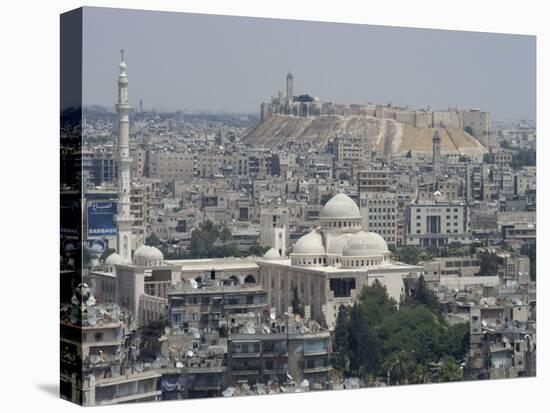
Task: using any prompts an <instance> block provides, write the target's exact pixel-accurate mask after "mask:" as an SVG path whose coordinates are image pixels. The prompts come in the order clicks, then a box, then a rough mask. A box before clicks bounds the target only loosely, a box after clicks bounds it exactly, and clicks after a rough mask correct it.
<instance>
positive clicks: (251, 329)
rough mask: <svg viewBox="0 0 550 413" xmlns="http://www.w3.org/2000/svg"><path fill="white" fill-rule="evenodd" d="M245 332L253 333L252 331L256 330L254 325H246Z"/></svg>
mask: <svg viewBox="0 0 550 413" xmlns="http://www.w3.org/2000/svg"><path fill="white" fill-rule="evenodd" d="M246 332H247V333H248V334H254V333H255V332H256V330H255V329H254V327H252V326H248V327H247V328H246Z"/></svg>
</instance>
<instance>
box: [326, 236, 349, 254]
mask: <svg viewBox="0 0 550 413" xmlns="http://www.w3.org/2000/svg"><path fill="white" fill-rule="evenodd" d="M352 237H353V234H342V235H339V236H337V237H336V238H334V239H331V240H330V242H329V246H328V251H327V252H328V253H329V254H337V255H342V251H343V250H344V247H345V246H346V244H347V243H348V241H349V240H350V239H351V238H352Z"/></svg>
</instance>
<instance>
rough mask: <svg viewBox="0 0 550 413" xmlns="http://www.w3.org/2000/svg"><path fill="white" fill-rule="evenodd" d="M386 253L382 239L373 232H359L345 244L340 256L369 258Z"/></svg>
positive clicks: (385, 246)
mask: <svg viewBox="0 0 550 413" xmlns="http://www.w3.org/2000/svg"><path fill="white" fill-rule="evenodd" d="M386 252H388V245H387V244H386V241H384V238H382V237H381V236H380V235H378V234H376V233H375V232H364V231H359V232H358V233H357V234H355V235H354V236H353V237H352V238H351V239H350V240H349V241H348V243H347V244H346V246H345V247H344V250H343V252H342V254H343V255H344V256H346V257H369V256H373V255H382V254H384V253H386Z"/></svg>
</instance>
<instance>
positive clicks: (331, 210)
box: [320, 193, 361, 218]
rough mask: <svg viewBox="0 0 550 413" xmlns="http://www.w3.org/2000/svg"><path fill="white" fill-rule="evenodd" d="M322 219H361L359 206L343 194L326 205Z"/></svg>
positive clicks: (334, 197) (322, 211) (322, 212)
mask: <svg viewBox="0 0 550 413" xmlns="http://www.w3.org/2000/svg"><path fill="white" fill-rule="evenodd" d="M320 216H321V218H361V212H360V211H359V207H358V206H357V204H356V203H355V202H354V201H353V199H351V198H350V197H349V196H347V195H346V194H343V193H339V194H336V195H335V196H333V197H332V198H330V199H329V201H328V202H327V203H326V204H325V206H324V207H323V209H322V210H321V214H320Z"/></svg>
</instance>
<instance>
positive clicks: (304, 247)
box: [293, 230, 325, 255]
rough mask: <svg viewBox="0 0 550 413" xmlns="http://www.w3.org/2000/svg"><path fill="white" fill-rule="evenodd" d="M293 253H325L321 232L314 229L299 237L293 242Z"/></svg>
mask: <svg viewBox="0 0 550 413" xmlns="http://www.w3.org/2000/svg"><path fill="white" fill-rule="evenodd" d="M293 253H294V254H309V255H318V254H324V253H325V247H324V246H323V238H322V237H321V234H319V233H318V232H316V231H315V230H313V231H311V232H310V233H308V234H306V235H304V236H303V237H301V238H300V239H299V240H298V241H296V243H295V244H294V249H293Z"/></svg>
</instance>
